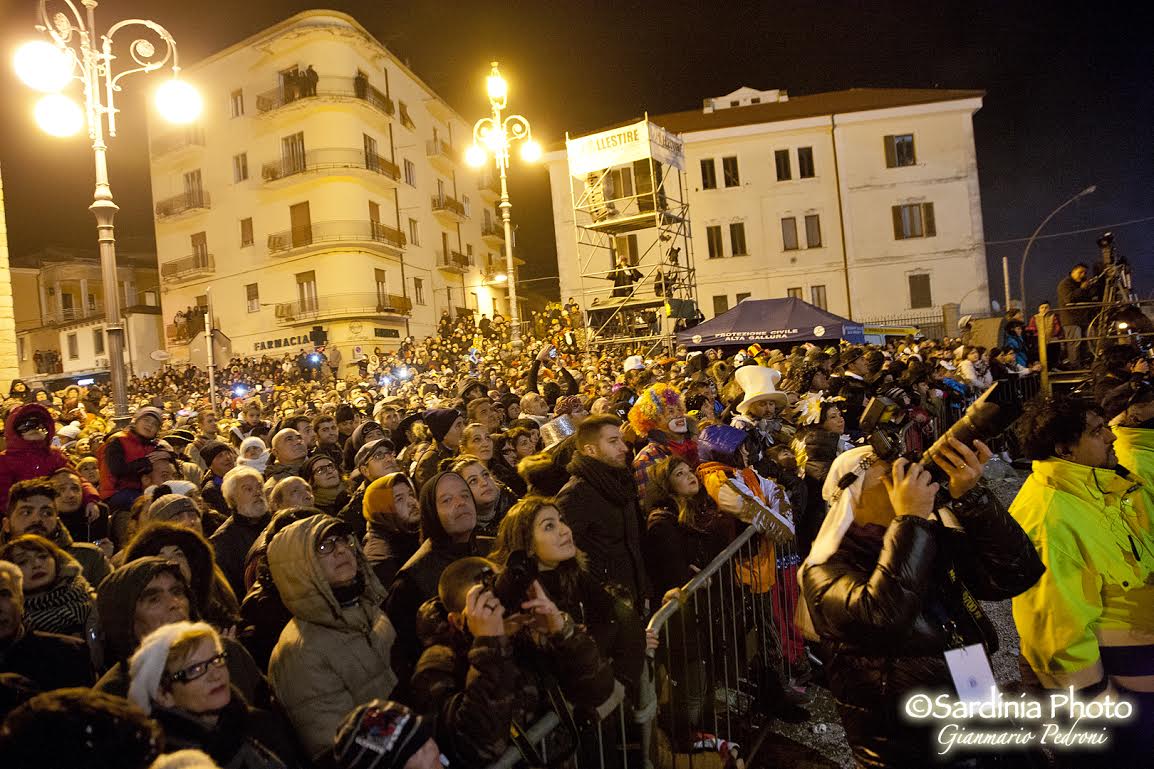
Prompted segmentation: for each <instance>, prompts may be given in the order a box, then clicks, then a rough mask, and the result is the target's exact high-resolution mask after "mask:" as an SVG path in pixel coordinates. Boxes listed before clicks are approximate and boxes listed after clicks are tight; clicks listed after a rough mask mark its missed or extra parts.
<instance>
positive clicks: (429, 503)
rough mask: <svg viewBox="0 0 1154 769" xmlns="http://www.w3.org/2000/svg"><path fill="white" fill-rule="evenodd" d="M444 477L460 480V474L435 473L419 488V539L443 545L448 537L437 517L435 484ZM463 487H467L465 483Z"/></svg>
mask: <svg viewBox="0 0 1154 769" xmlns="http://www.w3.org/2000/svg"><path fill="white" fill-rule="evenodd" d="M446 475H455V476H457V477H458V478H461V476H460V474H458V473H454V472H451V471H448V470H446V471H445V472H441V473H437V474H436V475H434V476H433V477H432V478H430V479H429V480H427V481H425V485H424V486H422V487H421V496H420V502H421V539H422V540H426V539H431V540H433V541H434V542H438V543H445V542H449V535H448V534H447V533H446V532H445V527H444V526H442V525H441V518H440V516H438V515H437V484H438V483H440V482H441V479H442V478H444V477H445V476H446ZM461 483H465V479H464V478H461ZM465 485H468V484H467V483H466V484H465Z"/></svg>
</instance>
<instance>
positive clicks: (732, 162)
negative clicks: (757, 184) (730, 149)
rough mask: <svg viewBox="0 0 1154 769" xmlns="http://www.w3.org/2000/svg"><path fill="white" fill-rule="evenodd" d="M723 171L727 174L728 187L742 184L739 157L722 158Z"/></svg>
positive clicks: (723, 173)
mask: <svg viewBox="0 0 1154 769" xmlns="http://www.w3.org/2000/svg"><path fill="white" fill-rule="evenodd" d="M721 173H722V175H724V176H725V186H726V187H740V186H741V176H740V175H739V174H738V173H737V158H722V159H721Z"/></svg>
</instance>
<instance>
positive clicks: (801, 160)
mask: <svg viewBox="0 0 1154 769" xmlns="http://www.w3.org/2000/svg"><path fill="white" fill-rule="evenodd" d="M813 177H814V171H813V147H798V148H797V178H798V179H812V178H813Z"/></svg>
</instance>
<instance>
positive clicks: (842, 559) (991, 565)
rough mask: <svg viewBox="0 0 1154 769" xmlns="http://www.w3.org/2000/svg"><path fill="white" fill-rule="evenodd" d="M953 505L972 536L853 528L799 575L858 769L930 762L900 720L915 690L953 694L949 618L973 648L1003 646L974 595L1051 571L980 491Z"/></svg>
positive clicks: (918, 521) (922, 741)
mask: <svg viewBox="0 0 1154 769" xmlns="http://www.w3.org/2000/svg"><path fill="white" fill-rule="evenodd" d="M951 509H952V510H953V512H954V514H955V516H956V517H957V518H958V520H959V521H960V523H961V524H962V526H963V529H964V531H959V530H957V529H951V528H947V527H945V526H943V525H942V524H941V523H939V522H937V521H934V520H926V519H922V518H917V517H913V516H901V517H899V518H897V519H896V520H895V521H894V522H893V523H892V524H891V525H890V526H889V527H888V528H883V527H881V526H878V525H874V524H867V525H864V526H859V525H857V524H853V525H851V526H850V528H849V530H848V531H847V532H846V535H845V538H844V539H843V540H842V543H841V547H839V548H838V551H837V552H836V553H835V554H834V555H833V556H832V557H831V558H830V559H829V560H827V561H826V562H825V563H821V564H814V565H811V566H807V567H806V568H805V569H804V570H803V572H802V575H801V587H802V591H803V593H804V595H805V601H806V605H807V606H808V608H809V611H810V616H811V618H812V620H813V625H814V628H815V629H816V630H817V633H818V635H819V636H820V637H821V641H822V645H823V647H824V650H825V652H826V654H827V657H828V665H827V676H828V681H829V688H830V691H831V692H832V693H833V695H834V697H835V698H836V700H837V704H838V709H839V711H840V712H841V717H842V721H843V723H844V725H845V729H846V736H847V738H848V740H849V743H850V746H851V747H852V749H853V753H854V758H855V759H856V760H857V762H858V764H859V766H866V767H895V766H902V767H905V766H926V765H929V764H930V763H932V759H931V757H930V756H929V755H928V753H927V752H926V751H927V750H929V746H930V744H931V742H930V740H929V737H928V735H921V734H917V733H915V732H916V730H915V729H913V728H912V727H911V726H909V725H908V724H906V723H905V722H903V721H902V719H901V717H900V716H899V714H898V710H899V707H900V701H901V699H902V698H903V696H904V695H905V694H907V693H908V692H909V691H911V690H913V689H928V690H943V691H947V690H950V689H951V688H952V683H951V679H950V674H949V670H948V669H947V667H946V664H945V660H944V657H943V656H942V655H943V652H945V651H946V650H947V649H950V648H952V647H954V646H956V645H957V643H955V642H954V641H953V640H952V639H951V633H950V631H949V630H948V629H947V627H946V625H947V623H948V622H952V623H953V624H954V625H955V626H956V631H957V633H958V635H960V637H961V641H962V642H963V643H964V644H967V645H968V644H975V643H981V644H984V645H985V647H986V649H987V651H989V652H992V651H994V650H995V649H997V646H998V639H997V634H996V631H995V630H994V627H993V625H992V624H991V623H990V621H989V620H988V619H987V618H986V616H985V615H984V614H983V613H982V610H981V607H980V606H979V605H978V604H977V603H976V602H975V601H973V600H971V598H977V599H979V600H985V601H1004V600H1006V599H1009V598H1012V597H1013V596H1015V595H1018V594H1019V593H1022V592H1023V591H1025V590H1027V589H1029V588H1030V586H1031V585H1033V584H1034V583H1035V582H1037V581H1038V579H1039V578H1040V577H1041V575H1042V572H1043V571H1044V570H1045V567H1044V566H1043V565H1042V562H1041V560H1040V559H1039V558H1038V555H1037V553H1036V552H1035V550H1034V548H1033V546H1032V545H1031V543H1030V540H1029V538H1028V537H1027V536H1026V534H1025V532H1023V531H1022V528H1021V527H1020V526H1019V525H1018V524H1017V523H1016V522H1015V521H1014V519H1013V518H1011V517H1010V515H1009V513H1007V512H1006V510H1005V508H1003V507H1002V505H1001V504H999V503H998V502H997V500H996V499H995V498H994V496H993V495H992V494H990V493H989V492H988V491H986V490H984V489H982V488H981V487H978V488H977V489H975V490H974V491H972V492H971V493H970V494H968V495H966V496H965V497H963V498H962V499H961V500H958V501H957V502H956V503H954V504H953V505H951ZM951 569H952V570H953V572H954V574H955V575H956V576H955V577H954V578H951V577H950V572H951ZM967 603H968V604H969V605H970V608H969V609H967V608H966V604H967Z"/></svg>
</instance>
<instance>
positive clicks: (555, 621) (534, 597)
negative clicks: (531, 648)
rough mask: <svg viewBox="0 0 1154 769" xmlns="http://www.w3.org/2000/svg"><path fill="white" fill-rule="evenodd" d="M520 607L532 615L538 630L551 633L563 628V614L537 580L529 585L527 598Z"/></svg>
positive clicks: (558, 631)
mask: <svg viewBox="0 0 1154 769" xmlns="http://www.w3.org/2000/svg"><path fill="white" fill-rule="evenodd" d="M521 608H522V609H524V610H525V611H526V612H528V613H529V614H530V615H531V616H532V617H533V621H534V623H535V625H536V630H537V631H538V632H541V633H547V634H552V633H560V632H561V631H562V630H564V629H565V615H564V614H562V613H561V610H560V609H558V608H557V604H555V603H553V599H552V598H550V597H549V595H548V594H547V593H546V592H545V589H544V588H543V587H541V583H540V582H538V581H537V580H533V584H532V585H530V586H529V596H528V600H527V601H525V602H524V603H522V604H521Z"/></svg>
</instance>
